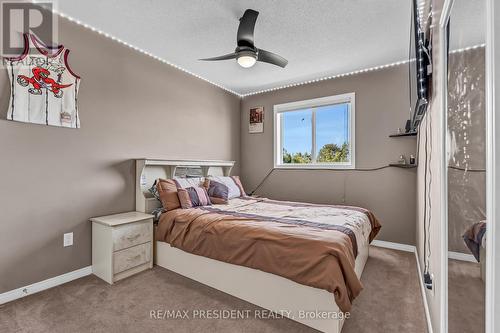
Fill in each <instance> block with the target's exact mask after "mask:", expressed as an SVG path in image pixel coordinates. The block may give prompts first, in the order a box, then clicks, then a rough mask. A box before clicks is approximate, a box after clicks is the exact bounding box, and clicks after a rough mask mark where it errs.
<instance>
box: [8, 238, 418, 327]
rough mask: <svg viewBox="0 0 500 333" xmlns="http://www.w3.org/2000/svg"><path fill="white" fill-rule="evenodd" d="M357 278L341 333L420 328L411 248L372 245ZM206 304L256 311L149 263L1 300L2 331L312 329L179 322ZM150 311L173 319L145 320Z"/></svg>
mask: <svg viewBox="0 0 500 333" xmlns="http://www.w3.org/2000/svg"><path fill="white" fill-rule="evenodd" d="M361 280H362V282H363V284H364V286H365V289H364V290H363V292H362V293H361V295H360V296H359V297H358V298H357V299H356V300H355V301H354V306H353V309H352V311H351V318H350V319H349V320H347V322H346V323H345V325H344V328H343V330H342V333H364V332H369V333H379V332H380V333H382V332H384V333H387V332H398V333H399V332H406V333H412V332H415V333H424V332H426V321H425V316H424V309H423V303H422V298H421V294H420V286H419V282H418V279H417V270H416V263H415V256H414V255H413V253H406V252H400V251H394V250H388V249H382V248H378V247H373V246H372V247H371V248H370V257H369V259H368V261H367V264H366V267H365V270H364V272H363V275H362V279H361ZM209 309H218V310H224V309H225V310H231V309H238V310H249V311H251V312H252V313H254V311H256V310H258V309H259V308H258V307H256V306H254V305H252V304H249V303H247V302H244V301H242V300H239V299H237V298H235V297H232V296H229V295H227V294H224V293H222V292H220V291H217V290H215V289H212V288H210V287H207V286H204V285H202V284H200V283H197V282H195V281H192V280H190V279H187V278H185V277H182V276H180V275H178V274H175V273H173V272H171V271H168V270H166V269H163V268H161V267H155V268H153V269H152V270H149V271H146V272H143V273H140V274H137V275H135V276H133V277H130V278H128V279H125V280H122V281H120V282H118V283H116V284H115V285H113V286H110V285H108V284H106V283H105V282H104V281H102V280H100V279H98V278H97V277H95V276H93V275H91V276H87V277H84V278H81V279H78V280H75V281H72V282H69V283H66V284H64V285H61V286H58V287H55V288H52V289H49V290H46V291H43V292H40V293H38V294H34V295H31V296H28V297H25V298H22V299H19V300H16V301H13V302H10V303H7V304H4V305H1V306H0V332H2V333H3V332H9V333H10V332H51V333H58V332H109V333H113V332H119V333H128V332H176V333H179V332H180V333H182V332H186V333H187V332H204V333H210V332H231V333H232V332H252V333H253V332H263V333H265V332H278V333H279V332H287V333H288V332H297V333H300V332H304V333H306V332H316V331H315V330H313V329H311V328H308V327H306V326H304V325H302V324H299V323H296V322H294V321H292V320H289V319H284V318H280V319H269V318H268V319H258V318H255V317H254V316H250V318H245V319H230V320H229V319H190V320H187V319H182V317H183V312H182V310H187V311H189V313H190V314H192V311H193V310H209ZM155 310H179V312H178V313H177V314H178V318H176V319H154V318H151V311H155ZM160 314H161V313H160ZM191 317H192V316H191Z"/></svg>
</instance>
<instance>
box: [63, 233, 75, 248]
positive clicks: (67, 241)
mask: <svg viewBox="0 0 500 333" xmlns="http://www.w3.org/2000/svg"><path fill="white" fill-rule="evenodd" d="M71 245H73V233H72V232H69V233H67V234H64V237H63V246H64V247H66V246H71Z"/></svg>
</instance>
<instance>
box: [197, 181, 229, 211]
mask: <svg viewBox="0 0 500 333" xmlns="http://www.w3.org/2000/svg"><path fill="white" fill-rule="evenodd" d="M203 187H205V189H206V190H207V193H208V196H209V198H210V201H211V202H212V203H213V204H216V205H217V204H219V205H223V204H227V201H228V198H229V188H228V187H227V186H226V185H224V184H222V183H219V182H216V181H215V180H210V179H206V180H205V183H204V184H203Z"/></svg>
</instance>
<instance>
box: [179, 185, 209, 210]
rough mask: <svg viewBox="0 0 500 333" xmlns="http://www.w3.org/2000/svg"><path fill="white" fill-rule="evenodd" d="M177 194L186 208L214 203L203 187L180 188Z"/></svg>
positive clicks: (182, 205)
mask: <svg viewBox="0 0 500 333" xmlns="http://www.w3.org/2000/svg"><path fill="white" fill-rule="evenodd" d="M177 195H178V197H179V202H180V203H181V207H182V208H184V209H187V208H192V207H198V206H209V205H211V204H212V202H210V198H209V197H208V193H207V190H205V189H204V188H203V187H187V188H179V189H177Z"/></svg>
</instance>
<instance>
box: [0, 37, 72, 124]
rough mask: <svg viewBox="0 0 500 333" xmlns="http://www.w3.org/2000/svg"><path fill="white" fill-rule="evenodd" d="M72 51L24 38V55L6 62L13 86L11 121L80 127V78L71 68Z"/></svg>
mask: <svg viewBox="0 0 500 333" xmlns="http://www.w3.org/2000/svg"><path fill="white" fill-rule="evenodd" d="M69 52H70V51H69V50H68V49H65V48H64V46H63V45H59V46H56V47H50V46H46V45H44V44H43V42H41V41H40V40H39V39H38V38H37V37H36V36H34V35H31V34H25V35H24V52H23V54H22V55H21V56H19V57H18V58H4V65H5V66H6V68H7V72H8V75H9V79H10V84H11V94H10V103H9V111H8V113H7V119H9V120H16V121H23V122H29V123H36V124H45V125H53V126H64V127H73V128H79V127H80V118H79V116H78V88H79V86H80V76H78V75H76V74H75V73H74V72H73V71H72V70H71V68H70V67H69V65H68V55H69Z"/></svg>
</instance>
